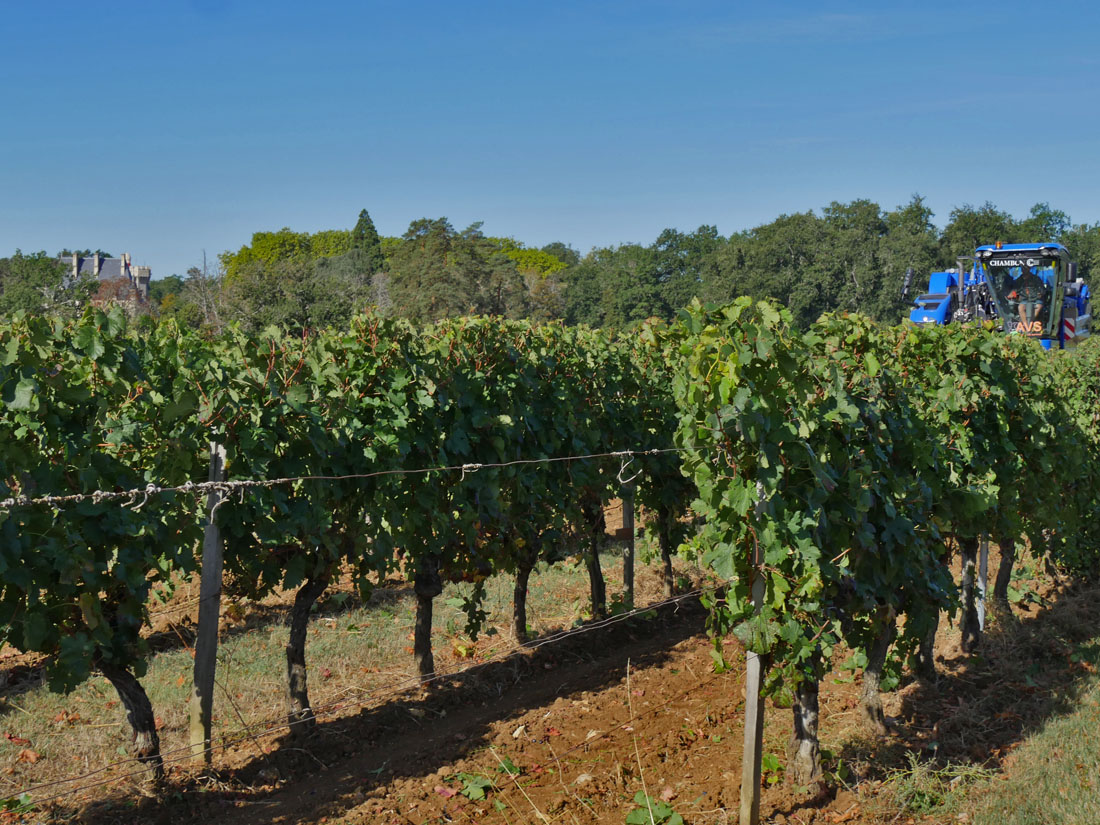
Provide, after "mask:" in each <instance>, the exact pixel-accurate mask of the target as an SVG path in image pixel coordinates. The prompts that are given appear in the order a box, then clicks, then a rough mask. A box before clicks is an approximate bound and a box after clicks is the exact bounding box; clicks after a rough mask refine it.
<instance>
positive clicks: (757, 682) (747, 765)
mask: <svg viewBox="0 0 1100 825" xmlns="http://www.w3.org/2000/svg"><path fill="white" fill-rule="evenodd" d="M763 507H764V489H763V485H762V484H761V483H760V482H757V484H756V507H755V514H756V515H757V516H759V515H760V513H761V511H762V510H763ZM763 565H764V551H763V550H761V549H760V544H759V543H754V549H753V554H752V567H753V570H752V584H751V586H750V590H751V593H752V607H753V611H754V612H756V613H759V612H760V608H761V607H762V606H763V604H764V584H765V583H764V576H763V571H762V569H761V568H762V567H763ZM763 686H764V663H763V661H761V656H760V655H759V654H758V653H753V652H752V651H751V650H750V651H746V653H745V748H744V752H743V753H742V754H741V818H740V820H739V822H740V825H759V823H760V761H761V758H762V756H763V753H762V750H763V746H764V704H763V702H762V701H761V698H760V690H761V688H762V687H763Z"/></svg>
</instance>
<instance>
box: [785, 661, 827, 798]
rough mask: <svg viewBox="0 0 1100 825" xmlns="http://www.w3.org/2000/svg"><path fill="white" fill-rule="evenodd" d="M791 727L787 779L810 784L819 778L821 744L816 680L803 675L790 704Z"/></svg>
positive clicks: (800, 784)
mask: <svg viewBox="0 0 1100 825" xmlns="http://www.w3.org/2000/svg"><path fill="white" fill-rule="evenodd" d="M791 713H792V715H793V717H794V728H793V730H792V731H791V741H790V745H789V746H788V748H787V780H788V782H790V783H791V784H792V785H797V786H806V785H813V784H814V783H816V782H817V781H818V780H820V779H821V774H822V770H821V744H820V742H819V740H818V736H817V721H818V680H817V678H816V677H814V678H812V679H811V678H804V679H803V680H802V681H801V682H800V683H799V685H798V687H797V688H795V691H794V704H793V705H791Z"/></svg>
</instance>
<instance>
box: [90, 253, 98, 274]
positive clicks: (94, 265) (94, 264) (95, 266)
mask: <svg viewBox="0 0 1100 825" xmlns="http://www.w3.org/2000/svg"><path fill="white" fill-rule="evenodd" d="M92 275H94V276H95V277H96V278H98V277H99V253H98V252H96V253H95V254H94V255H93V256H92Z"/></svg>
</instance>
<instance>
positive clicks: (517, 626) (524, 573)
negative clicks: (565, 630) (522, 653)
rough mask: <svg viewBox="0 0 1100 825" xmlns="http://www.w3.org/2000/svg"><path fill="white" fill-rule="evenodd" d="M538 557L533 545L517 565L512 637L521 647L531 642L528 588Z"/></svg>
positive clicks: (513, 595)
mask: <svg viewBox="0 0 1100 825" xmlns="http://www.w3.org/2000/svg"><path fill="white" fill-rule="evenodd" d="M538 557H539V553H538V548H537V547H536V546H534V545H532V546H531V548H530V549H529V551H528V553H527V555H526V557H524V558H523V559H522V560H520V562H519V563H518V564H517V565H516V586H515V588H514V589H513V590H512V635H513V636H515V638H516V643H517V644H521V645H525V644H527V642H529V641H530V637H529V636H528V635H527V586H528V584H529V583H530V581H531V571H532V570H534V569H535V563H536V562H537V561H538Z"/></svg>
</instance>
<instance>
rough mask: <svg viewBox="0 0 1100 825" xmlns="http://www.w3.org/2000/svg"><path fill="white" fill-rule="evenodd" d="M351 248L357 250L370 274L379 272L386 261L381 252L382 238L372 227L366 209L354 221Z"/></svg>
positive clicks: (372, 222) (372, 223)
mask: <svg viewBox="0 0 1100 825" xmlns="http://www.w3.org/2000/svg"><path fill="white" fill-rule="evenodd" d="M351 248H352V250H357V251H358V252H359V253H360V254H361V255H362V259H363V261H364V263H365V265H366V267H367V271H368V272H369V273H371V274H373V273H375V272H381V270H382V267H383V266H384V265H385V263H386V257H385V255H384V254H383V252H382V240H381V238H379V237H378V230H377V229H375V227H374V221H372V220H371V218H370V215H369V214H368V213H367V210H366V209H364V210H362V211H360V213H359V220H358V221H356V222H355V228H354V229H352V230H351Z"/></svg>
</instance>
